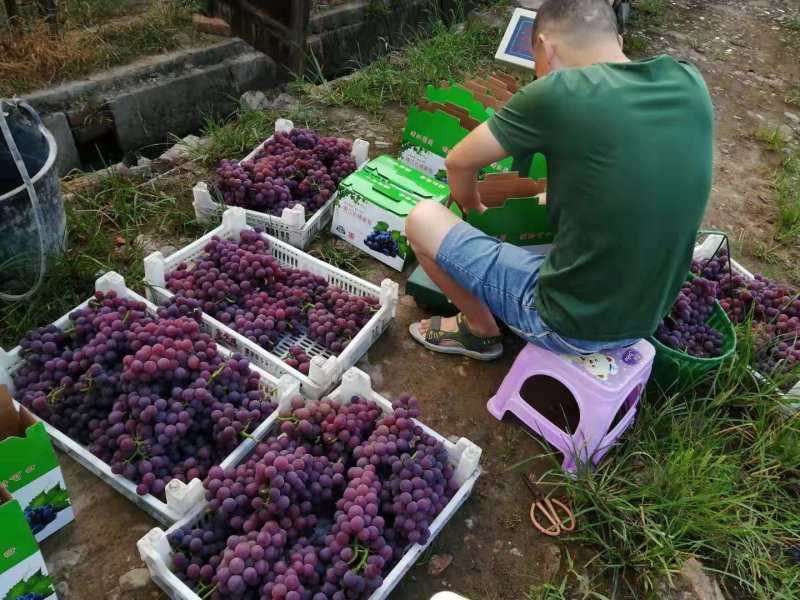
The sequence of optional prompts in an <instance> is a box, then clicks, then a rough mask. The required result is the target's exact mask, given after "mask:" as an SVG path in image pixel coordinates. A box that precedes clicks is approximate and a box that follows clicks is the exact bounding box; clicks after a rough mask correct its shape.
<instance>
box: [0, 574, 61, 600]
mask: <svg viewBox="0 0 800 600" xmlns="http://www.w3.org/2000/svg"><path fill="white" fill-rule="evenodd" d="M28 593H31V594H41V595H42V596H45V597H47V596H50V595H52V594H53V593H54V592H53V580H52V579H50V576H49V575H45V574H44V573H42V570H41V569H39V570H38V571H37V572H36V573H34V574H33V575H31V576H30V577H28V578H27V579H24V580H22V581H18V582H17V583H16V584H15V585H14V587H12V588H11V589H10V590H9V591H8V593H7V594H6V596H5V598H4V599H3V600H15V599H16V598H18V597H19V596H24V595H25V594H28Z"/></svg>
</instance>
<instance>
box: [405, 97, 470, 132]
mask: <svg viewBox="0 0 800 600" xmlns="http://www.w3.org/2000/svg"><path fill="white" fill-rule="evenodd" d="M419 108H420V109H421V110H425V111H428V112H435V111H437V110H439V111H442V112H443V113H446V114H448V115H450V116H451V117H455V118H456V119H458V122H459V124H460V125H461V127H463V128H464V129H466V130H467V131H472V130H473V129H475V128H476V127H478V125H480V122H478V120H477V119H473V118H472V117H470V116H469V112H467V110H466V109H463V108H461V107H460V106H456V105H455V104H453V103H452V102H447V103H446V104H442V103H440V102H430V101H429V100H428V99H427V98H421V99H420V101H419Z"/></svg>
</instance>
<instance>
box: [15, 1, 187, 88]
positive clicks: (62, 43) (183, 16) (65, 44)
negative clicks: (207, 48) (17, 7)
mask: <svg viewBox="0 0 800 600" xmlns="http://www.w3.org/2000/svg"><path fill="white" fill-rule="evenodd" d="M191 11H192V7H191V5H190V4H188V3H186V2H183V1H181V0H170V1H165V2H158V3H154V4H153V5H152V6H151V7H150V8H149V9H148V10H147V11H146V12H144V13H143V14H142V15H141V16H140V17H138V18H132V19H130V20H126V21H125V22H122V23H113V22H112V23H111V24H109V25H107V26H104V27H101V28H99V29H96V30H92V29H87V28H82V29H74V30H67V31H65V32H64V33H61V34H53V33H51V32H50V31H49V30H48V28H47V27H46V26H45V25H44V24H43V23H33V24H31V25H29V26H27V27H26V28H25V30H24V31H22V32H16V31H12V30H10V29H6V30H3V31H0V96H13V95H14V94H17V95H18V94H21V93H23V92H26V91H30V90H32V89H36V88H41V87H45V86H48V85H53V84H58V83H61V82H63V81H66V80H68V79H70V78H73V77H77V76H80V75H86V74H88V73H91V72H94V71H97V70H100V69H103V68H108V67H112V66H117V65H120V64H125V63H127V62H130V61H132V60H134V59H135V58H138V57H140V56H146V55H149V54H158V53H161V52H165V51H167V50H171V49H174V48H176V47H178V46H179V45H180V43H181V39H184V40H185V39H186V35H185V34H186V32H191Z"/></svg>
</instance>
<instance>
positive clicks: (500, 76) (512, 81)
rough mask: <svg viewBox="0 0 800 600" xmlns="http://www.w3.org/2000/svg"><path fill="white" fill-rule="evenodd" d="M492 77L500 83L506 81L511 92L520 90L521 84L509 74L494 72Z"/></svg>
mask: <svg viewBox="0 0 800 600" xmlns="http://www.w3.org/2000/svg"><path fill="white" fill-rule="evenodd" d="M490 75H492V76H493V77H495V78H497V79H499V80H500V81H504V82H505V83H506V85H507V86H508V89H509V90H511V91H515V88H516V89H517V90H519V88H520V85H519V83H517V80H516V79H515V78H514V76H513V75H509V74H508V73H503V72H502V71H492V72H491V73H490Z"/></svg>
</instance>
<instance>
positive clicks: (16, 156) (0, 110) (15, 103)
mask: <svg viewBox="0 0 800 600" xmlns="http://www.w3.org/2000/svg"><path fill="white" fill-rule="evenodd" d="M6 102H7V103H8V104H9V105H11V107H12V108H16V109H17V110H20V111H25V112H26V113H27V115H28V117H29V118H30V119H31V121H33V123H34V125H36V126H37V127H38V128H40V129H41V128H43V127H44V124H43V123H42V119H41V118H39V114H38V113H37V112H36V111H35V110H34V109H33V107H32V106H31V105H30V104H28V103H27V102H23V101H21V100H11V101H5V100H2V99H0V131H2V132H3V138H4V139H5V141H6V144H7V145H8V149H9V151H10V152H11V158H12V159H13V160H14V162H15V163H16V165H17V170H18V171H19V174H20V176H21V177H22V181H23V183H24V184H25V187H26V188H27V190H28V198H30V201H31V205H32V206H33V216H34V218H35V219H36V226H37V227H38V228H39V274H38V275H37V277H36V283H34V284H33V287H32V288H31V289H30V290H28V291H27V292H25V293H24V294H4V293H3V292H0V299H2V300H6V301H8V302H17V301H20V300H26V299H28V298H30V297H31V296H33V294H35V293H36V291H37V290H38V289H39V287H40V286H41V285H42V281H43V280H44V274H45V271H46V269H47V255H46V253H45V249H44V216H43V215H42V207H41V206H40V205H39V197H38V196H37V195H36V188H34V186H33V182H32V181H31V177H30V174H29V173H28V168H27V167H26V166H25V161H23V160H22V156H21V155H20V153H19V149H18V148H17V143H16V142H15V141H14V136H13V135H12V134H11V129H10V128H9V126H8V123H7V122H6V115H5V112H4V107H3V104H4V103H6ZM9 114H10V113H9Z"/></svg>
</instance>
